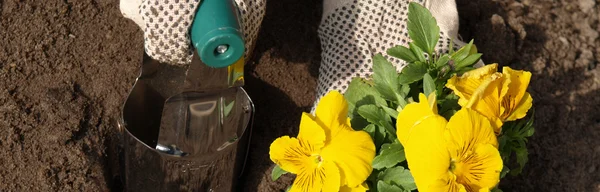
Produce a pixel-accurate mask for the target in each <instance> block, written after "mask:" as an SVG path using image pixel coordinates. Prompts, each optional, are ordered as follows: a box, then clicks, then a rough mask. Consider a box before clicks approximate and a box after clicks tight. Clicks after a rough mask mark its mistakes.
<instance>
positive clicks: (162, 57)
mask: <svg viewBox="0 0 600 192" xmlns="http://www.w3.org/2000/svg"><path fill="white" fill-rule="evenodd" d="M265 1H266V0H235V2H236V3H237V5H238V8H239V10H240V13H241V27H242V31H243V33H244V40H245V46H246V52H245V57H247V56H248V53H252V49H253V48H254V47H253V46H254V42H255V41H256V38H257V35H258V29H259V26H260V24H261V22H262V19H263V16H264V14H265V6H266V4H265ZM199 4H200V0H169V1H161V0H121V2H120V8H121V13H122V14H123V16H125V17H126V18H129V19H131V20H133V21H134V22H135V23H136V24H137V25H138V26H139V27H140V28H141V29H142V30H143V31H144V49H145V51H146V53H147V54H148V55H149V56H150V57H152V58H153V59H155V60H158V61H160V62H164V63H169V64H188V63H190V62H191V61H192V55H193V50H194V49H193V47H192V44H191V40H190V34H189V30H190V27H191V26H192V21H193V20H194V15H195V13H196V8H198V5H199Z"/></svg>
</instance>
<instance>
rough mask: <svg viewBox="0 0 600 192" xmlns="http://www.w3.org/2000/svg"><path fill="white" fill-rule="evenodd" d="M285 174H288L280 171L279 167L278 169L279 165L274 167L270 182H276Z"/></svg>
mask: <svg viewBox="0 0 600 192" xmlns="http://www.w3.org/2000/svg"><path fill="white" fill-rule="evenodd" d="M286 173H288V172H287V171H285V170H283V169H281V167H279V165H275V167H274V168H273V171H271V180H273V181H277V179H279V177H281V176H282V175H284V174H286Z"/></svg>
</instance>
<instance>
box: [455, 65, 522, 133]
mask: <svg viewBox="0 0 600 192" xmlns="http://www.w3.org/2000/svg"><path fill="white" fill-rule="evenodd" d="M497 68H498V65H497V64H490V65H486V66H484V67H481V68H478V69H474V70H472V71H469V72H466V73H464V74H463V75H461V76H453V77H452V78H450V80H448V83H447V84H446V87H448V88H450V89H452V90H453V91H454V93H455V94H456V95H458V96H459V100H458V104H459V105H460V106H462V107H467V108H472V109H474V110H475V111H477V112H479V113H481V114H483V115H485V116H486V117H488V118H489V119H490V121H491V122H492V124H493V125H494V128H495V129H494V131H495V132H496V134H500V131H501V128H502V124H503V122H506V121H514V120H517V119H521V118H523V117H525V115H527V111H528V110H529V109H530V108H531V106H532V102H533V98H532V97H531V95H530V94H529V93H528V92H527V86H528V85H529V81H530V79H531V73H530V72H527V71H520V70H513V69H511V68H510V67H504V68H502V73H499V72H497Z"/></svg>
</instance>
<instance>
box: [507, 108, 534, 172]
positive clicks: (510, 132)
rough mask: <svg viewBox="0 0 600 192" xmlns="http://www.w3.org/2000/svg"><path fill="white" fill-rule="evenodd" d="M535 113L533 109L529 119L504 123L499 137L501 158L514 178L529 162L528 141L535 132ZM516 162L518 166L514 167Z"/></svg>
mask: <svg viewBox="0 0 600 192" xmlns="http://www.w3.org/2000/svg"><path fill="white" fill-rule="evenodd" d="M534 111H535V110H534V109H533V108H532V110H531V111H530V115H528V116H529V119H519V120H516V121H512V122H506V123H504V125H503V126H502V135H501V136H500V137H498V143H499V147H498V150H499V151H500V156H502V160H503V161H504V164H505V167H506V169H507V170H509V171H508V172H509V173H510V174H511V175H513V176H514V175H518V174H520V173H521V171H522V170H523V168H524V167H525V164H526V163H527V161H528V160H529V158H528V155H529V153H528V152H527V139H528V138H529V137H531V136H532V135H533V133H534V132H535V129H534V127H533V119H534ZM513 155H514V156H513ZM514 161H516V164H517V165H514V163H513V162H514ZM509 168H510V169H509Z"/></svg>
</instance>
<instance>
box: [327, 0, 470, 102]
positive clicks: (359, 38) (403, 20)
mask: <svg viewBox="0 0 600 192" xmlns="http://www.w3.org/2000/svg"><path fill="white" fill-rule="evenodd" d="M414 1H416V2H418V3H420V4H421V5H423V6H425V7H426V8H428V9H429V11H431V13H432V14H433V16H434V17H435V18H436V20H437V24H438V26H439V27H440V32H441V34H440V41H439V42H438V45H437V49H436V51H438V52H445V51H447V50H448V45H449V44H450V42H451V40H450V39H452V42H454V43H456V44H459V45H464V43H463V42H460V41H458V39H457V33H458V12H457V10H456V3H455V1H454V0H414ZM409 2H411V1H410V0H324V10H323V18H322V20H321V25H320V26H319V37H320V39H321V48H322V50H323V52H322V53H321V56H322V60H321V66H320V68H319V80H318V89H317V100H318V99H319V98H320V97H322V96H323V95H324V94H326V93H327V92H328V91H331V90H338V91H340V92H344V91H345V90H346V89H347V87H348V84H350V81H351V80H352V78H353V77H357V76H360V77H368V76H370V75H371V74H372V65H373V64H372V63H371V62H372V61H371V58H372V57H373V55H375V54H379V53H381V54H383V55H384V56H386V57H387V58H388V60H390V61H391V62H392V63H393V64H394V65H395V66H396V69H397V70H398V71H400V70H401V69H402V68H403V67H404V66H405V65H406V63H404V62H403V61H402V60H399V59H396V58H393V57H390V56H387V54H386V50H387V49H389V48H391V47H394V46H397V45H404V46H408V43H409V42H410V39H409V36H408V30H407V21H408V5H409Z"/></svg>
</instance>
